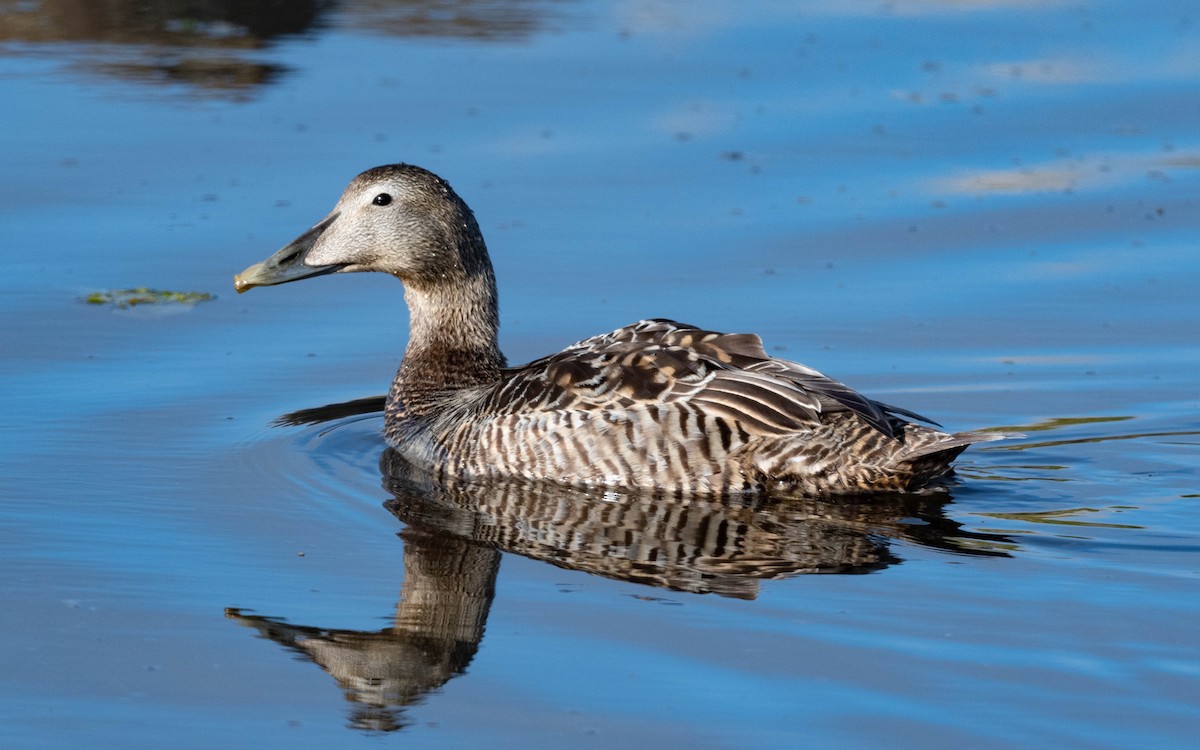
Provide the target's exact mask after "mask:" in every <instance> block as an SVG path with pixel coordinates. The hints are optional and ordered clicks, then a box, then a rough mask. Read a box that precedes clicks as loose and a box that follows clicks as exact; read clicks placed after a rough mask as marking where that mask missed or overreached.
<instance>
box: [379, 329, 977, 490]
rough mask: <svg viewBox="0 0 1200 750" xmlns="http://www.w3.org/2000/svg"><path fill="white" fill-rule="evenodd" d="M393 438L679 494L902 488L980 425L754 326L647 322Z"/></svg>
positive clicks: (483, 471)
mask: <svg viewBox="0 0 1200 750" xmlns="http://www.w3.org/2000/svg"><path fill="white" fill-rule="evenodd" d="M436 412H437V416H434V417H432V418H427V417H417V418H415V419H414V418H410V417H409V416H408V415H407V414H406V404H405V403H404V401H403V400H402V399H400V398H394V399H393V400H392V401H391V403H390V404H389V407H388V427H387V436H388V442H389V443H390V444H391V445H392V446H393V447H394V448H396V449H397V450H399V451H400V452H401V453H402V454H403V455H405V456H406V457H408V458H409V459H410V460H416V461H418V462H421V463H424V464H426V465H435V466H439V467H441V470H442V471H443V472H446V473H448V474H450V475H454V476H469V477H501V476H519V477H524V478H527V479H547V478H549V479H554V480H557V481H562V482H567V483H570V484H578V485H610V486H623V487H635V488H639V489H648V490H667V491H673V492H683V493H706V494H707V493H722V494H724V493H741V492H759V491H765V490H777V491H786V492H799V493H845V492H856V491H866V490H881V489H885V490H908V489H913V488H916V487H919V486H921V485H923V484H925V483H927V482H928V481H929V480H931V479H933V478H935V477H937V476H939V475H942V474H944V473H946V471H947V470H948V469H949V467H950V462H951V461H952V460H953V458H954V457H955V456H957V455H958V454H959V453H960V452H961V451H962V450H963V449H964V448H965V447H966V445H967V444H969V443H970V442H973V441H974V440H978V439H988V438H987V437H986V436H976V435H948V434H946V433H943V432H939V431H937V430H934V429H931V428H928V427H924V426H921V425H917V424H913V423H911V422H907V421H905V420H903V419H901V418H900V417H898V416H897V415H896V414H894V413H892V412H891V411H890V407H887V406H884V405H882V404H880V403H878V402H875V401H871V400H869V399H866V398H865V397H863V396H861V395H859V394H857V393H855V392H854V391H852V390H850V389H849V388H847V387H846V386H844V385H842V384H841V383H838V382H837V381H834V380H832V379H830V378H827V377H825V376H823V375H821V374H820V373H818V372H816V371H815V370H812V369H810V368H807V367H804V366H803V365H798V364H795V363H792V362H787V361H784V360H780V359H776V358H773V357H770V356H768V355H767V354H766V352H765V351H764V350H763V347H762V343H761V341H760V340H759V338H758V337H757V336H754V335H748V334H720V333H715V332H712V331H702V330H700V329H698V328H695V327H694V326H689V325H683V324H680V323H675V322H673V321H669V320H645V321H641V322H638V323H635V324H633V325H631V326H627V327H625V328H620V329H618V330H616V331H613V332H611V333H607V334H604V335H601V336H596V337H593V338H590V339H586V340H584V341H580V342H578V343H576V344H574V345H572V346H569V347H567V348H566V349H564V350H563V351H561V352H559V353H557V354H554V355H552V356H550V357H546V358H543V359H540V360H538V361H536V362H532V363H530V364H528V365H525V366H523V367H518V368H514V369H506V370H503V371H502V372H501V374H500V376H499V378H498V380H497V381H496V382H495V383H494V384H491V385H488V386H485V387H481V388H470V389H463V390H460V391H457V392H455V393H451V394H445V395H444V401H443V402H442V403H441V404H440V407H439V408H438V409H437V410H436Z"/></svg>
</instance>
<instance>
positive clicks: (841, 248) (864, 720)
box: [0, 0, 1200, 748]
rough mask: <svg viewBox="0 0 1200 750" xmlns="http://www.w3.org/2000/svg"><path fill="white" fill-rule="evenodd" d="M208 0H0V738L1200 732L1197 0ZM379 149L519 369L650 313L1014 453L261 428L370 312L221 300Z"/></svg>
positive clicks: (389, 351)
mask: <svg viewBox="0 0 1200 750" xmlns="http://www.w3.org/2000/svg"><path fill="white" fill-rule="evenodd" d="M226 5H227V6H228V7H225V6H226ZM205 7H206V8H208V10H206V11H205V12H204V14H202V15H199V16H197V15H195V12H196V11H195V10H194V9H193V8H191V6H190V5H188V4H185V3H175V2H169V1H167V0H162V1H160V2H156V3H149V4H147V3H120V2H119V3H110V4H107V5H106V8H107V11H106V13H103V14H101V13H98V12H93V11H92V10H91V6H88V5H85V4H78V3H72V2H65V1H61V2H54V1H53V0H45V1H43V2H34V3H29V2H0V101H3V102H5V106H4V109H5V114H4V115H3V123H4V127H3V128H0V144H2V145H3V147H4V152H5V154H6V156H5V165H6V168H5V169H4V170H3V172H2V173H0V214H2V220H0V240H2V242H0V247H3V252H4V257H5V261H6V264H5V268H6V271H5V273H4V274H3V275H2V276H0V319H2V321H3V325H0V356H2V357H3V367H2V368H0V386H2V388H0V405H2V407H3V413H4V414H5V415H6V417H7V419H5V420H3V422H0V498H2V500H0V539H2V543H0V567H3V569H4V570H5V575H4V577H3V578H2V579H0V593H2V595H3V600H4V605H3V607H2V608H0V625H2V627H3V630H4V632H5V633H6V634H7V638H8V642H9V644H10V647H9V648H7V649H5V650H4V652H3V656H0V697H2V698H3V700H0V745H3V746H5V747H22V748H26V747H29V748H39V747H64V746H88V747H164V746H168V747H211V746H214V745H218V744H222V745H227V746H280V747H331V746H333V747H352V746H357V745H365V744H367V743H373V744H378V743H379V742H387V743H389V744H391V743H407V744H409V745H415V746H421V747H425V746H445V747H469V746H476V745H482V744H484V743H487V744H489V745H492V746H500V747H561V746H577V747H593V746H595V747H599V746H620V745H624V744H637V745H639V746H640V745H644V744H647V743H650V742H653V743H656V744H664V745H666V746H674V745H683V744H684V743H687V744H688V745H690V746H694V747H795V746H800V745H811V746H816V747H828V746H838V747H866V746H872V747H878V746H888V747H913V748H916V747H930V746H950V745H961V746H967V747H1016V746H1029V745H1039V746H1040V745H1051V744H1053V745H1056V746H1066V747H1121V748H1128V747H1163V746H1174V747H1178V746H1185V745H1188V744H1192V743H1194V742H1195V727H1196V726H1197V725H1200V649H1198V647H1197V627H1196V622H1197V615H1198V614H1200V598H1198V597H1197V591H1198V590H1200V589H1198V586H1197V584H1198V583H1200V581H1198V578H1200V565H1198V563H1197V561H1198V560H1200V555H1198V553H1200V507H1198V505H1197V504H1198V503H1200V470H1198V469H1197V463H1198V461H1197V458H1198V457H1200V408H1198V407H1200V388H1198V387H1197V386H1198V380H1197V376H1196V373H1197V372H1198V371H1200V347H1198V346H1197V337H1198V334H1200V302H1198V301H1197V295H1196V292H1195V290H1196V288H1197V282H1198V281H1200V252H1197V250H1198V248H1197V239H1196V238H1197V237H1200V231H1198V229H1200V207H1198V205H1197V200H1196V196H1197V188H1198V186H1200V179H1198V178H1200V172H1198V171H1197V167H1198V166H1200V138H1198V137H1197V133H1200V128H1198V126H1200V97H1198V96H1197V91H1198V90H1200V53H1198V52H1197V51H1198V50H1200V4H1197V3H1195V2H1173V3H1155V4H1150V5H1146V4H1130V3H1119V2H1083V3H1071V4H1067V3H1056V2H1043V3H1036V2H1017V1H1015V0H1014V1H1013V2H1004V1H1003V0H1001V1H1000V2H988V3H968V2H932V1H928V2H904V1H902V0H901V1H897V2H893V3H873V2H863V3H858V2H845V3H832V2H818V3H805V4H803V5H798V6H797V5H796V4H793V3H782V2H781V3H762V4H755V5H754V7H753V8H742V7H740V6H739V8H738V9H737V10H734V9H733V8H732V6H726V5H725V4H719V3H669V2H624V3H617V4H611V5H610V4H599V3H550V2H546V3H542V2H532V1H531V2H522V3H516V4H500V3H487V2H480V3H457V4H452V5H445V6H443V5H439V4H424V3H385V2H360V3H312V4H301V5H299V6H297V7H296V8H293V10H292V11H289V12H287V13H279V12H275V11H271V12H268V11H262V12H258V11H257V10H256V6H254V5H249V6H247V5H245V4H241V3H229V4H221V3H209V4H206V6H205ZM189 13H190V14H191V15H189ZM399 160H404V161H410V162H414V163H418V164H421V165H423V166H426V167H429V168H431V169H433V170H435V171H437V172H439V173H440V174H442V175H443V176H445V177H446V178H447V179H449V180H450V181H451V182H452V183H453V184H454V185H455V186H456V188H457V189H458V191H459V192H460V193H461V194H462V195H463V196H464V197H465V198H466V200H467V201H468V202H469V203H470V204H471V205H472V207H473V208H474V210H475V212H476V214H477V216H478V217H479V219H480V222H481V225H482V227H483V229H484V232H485V235H486V236H487V237H488V239H489V245H490V248H491V252H492V255H493V258H494V260H495V263H496V266H497V275H498V277H499V285H500V290H501V299H502V318H503V328H502V343H503V345H504V347H505V351H506V353H507V354H508V356H509V359H510V360H512V361H514V362H520V361H525V360H529V359H532V358H535V357H537V356H540V355H541V354H544V353H546V352H548V351H551V350H553V349H556V348H558V347H561V346H563V345H565V344H567V343H570V342H572V341H575V340H577V339H579V338H581V337H583V336H586V335H590V334H593V333H598V332H602V331H605V330H608V329H611V328H614V327H616V326H619V325H623V324H626V323H629V322H632V321H634V320H636V319H638V318H642V317H649V316H669V317H673V318H676V319H680V320H686V321H689V322H693V323H696V324H699V325H704V326H707V327H711V328H715V329H718V330H745V331H756V332H758V333H760V334H762V335H763V337H764V340H765V341H766V343H767V348H768V350H769V351H771V352H772V353H777V354H780V355H782V356H787V357H790V358H795V359H797V360H799V361H802V362H805V363H807V364H810V365H812V366H814V367H817V368H819V369H821V370H822V371H824V372H827V373H829V374H831V375H833V376H835V377H837V378H839V379H841V380H844V381H846V382H848V383H849V384H851V385H852V386H855V387H857V388H859V389H861V390H863V391H864V392H866V393H868V394H869V395H872V396H874V397H876V398H880V399H882V400H884V401H888V402H891V403H897V404H899V405H901V406H905V407H908V408H912V409H915V410H917V411H919V412H922V413H927V414H929V415H930V416H933V417H934V418H936V419H938V420H939V421H940V422H942V423H943V424H945V425H946V426H947V427H948V428H952V429H970V428H978V427H1000V428H1006V429H1010V430H1015V431H1020V432H1023V433H1024V434H1025V437H1024V438H1021V439H1018V440H1012V441H1007V442H1004V443H999V444H992V445H988V446H983V447H978V448H973V449H971V450H970V451H968V452H967V453H966V454H964V456H963V459H962V460H961V461H960V464H959V465H960V471H959V477H958V480H957V482H956V483H955V484H954V485H953V486H951V487H949V488H948V489H947V490H946V491H945V492H944V493H935V494H930V495H921V496H898V497H896V496H893V497H871V498H862V499H860V500H858V501H856V502H854V503H846V502H839V503H831V502H823V501H816V500H814V501H795V500H793V501H787V502H774V501H769V502H743V503H733V504H722V503H713V502H691V503H685V502H680V501H673V500H662V499H653V498H639V497H630V496H626V495H623V494H620V493H610V494H608V495H605V494H603V493H600V494H589V493H583V492H574V491H549V490H547V489H546V488H529V487H521V486H507V485H498V486H490V487H473V486H453V485H451V486H447V485H440V484H437V483H433V482H430V481H429V480H428V479H427V478H422V477H421V476H420V475H419V474H417V475H414V474H413V473H412V472H411V471H408V470H407V469H406V468H405V467H403V466H400V465H397V464H396V463H395V462H394V461H392V460H390V458H389V457H388V456H386V455H384V444H383V441H382V439H381V437H380V435H379V427H380V420H379V419H378V417H374V416H369V415H368V416H366V417H365V418H358V417H342V418H338V419H334V420H332V421H324V422H319V423H315V424H305V425H299V426H274V420H275V419H276V418H277V417H279V416H280V415H282V414H284V413H287V412H293V411H296V410H300V409H306V408H313V407H319V406H321V405H323V404H329V403H334V402H343V401H348V400H351V399H356V398H360V397H366V396H371V395H374V394H378V393H382V392H383V390H384V389H385V387H386V385H387V383H388V382H389V380H390V378H391V376H392V373H393V372H394V369H395V366H396V363H397V360H398V356H399V352H400V351H401V350H402V348H403V345H404V342H405V337H406V330H407V328H406V325H407V320H406V312H405V310H404V306H403V302H402V297H401V295H400V290H399V288H398V287H397V285H396V284H395V283H394V282H392V281H390V280H388V279H383V278H372V277H370V276H360V277H339V278H322V279H315V280H311V281H306V282H304V283H302V284H293V285H288V286H284V287H279V288H272V289H264V290H257V291H255V292H254V293H253V294H250V295H246V296H235V295H234V294H233V292H232V288H231V276H232V274H233V273H234V272H236V271H238V270H240V269H241V268H243V267H245V266H246V265H248V264H249V263H250V262H253V261H255V260H258V259H260V258H262V257H265V256H266V255H267V254H269V253H270V252H272V251H273V250H274V249H276V248H277V247H279V246H280V245H282V244H283V243H284V242H286V241H287V240H289V239H291V238H292V237H293V236H295V235H296V234H298V233H299V232H300V231H302V230H303V229H304V228H306V227H307V226H309V225H310V224H311V223H312V222H313V221H315V220H316V219H318V218H320V217H321V216H323V215H324V213H325V212H326V211H327V210H328V208H329V207H330V206H331V205H332V203H333V201H334V200H335V199H336V197H337V195H338V194H339V193H340V191H341V189H342V187H343V185H344V183H345V182H346V181H347V180H348V179H349V178H350V177H351V176H353V175H354V174H355V173H356V172H358V171H360V170H361V169H363V168H366V167H369V166H373V165H375V164H380V163H387V162H393V161H399ZM138 287H149V288H152V289H161V290H170V291H197V292H205V293H211V294H215V295H216V299H214V300H211V301H199V302H194V303H191V304H187V303H166V304H143V305H134V306H132V307H126V308H123V309H118V308H116V307H113V306H111V305H109V306H100V305H90V304H86V303H85V302H82V301H81V300H83V299H85V298H87V297H88V295H91V294H93V293H96V292H107V291H111V290H121V289H132V288H138ZM381 459H382V463H381ZM816 573H822V574H826V575H815V574H816Z"/></svg>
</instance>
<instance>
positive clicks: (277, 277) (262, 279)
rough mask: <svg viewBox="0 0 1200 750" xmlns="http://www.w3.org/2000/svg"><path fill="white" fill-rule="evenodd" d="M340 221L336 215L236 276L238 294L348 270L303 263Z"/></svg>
mask: <svg viewBox="0 0 1200 750" xmlns="http://www.w3.org/2000/svg"><path fill="white" fill-rule="evenodd" d="M337 217H338V215H337V214H336V213H334V214H330V215H329V216H327V217H326V218H324V219H322V220H321V222H320V223H319V224H317V225H316V226H314V227H313V228H312V229H310V230H308V231H307V232H305V233H304V234H302V235H300V236H299V237H297V238H296V239H294V240H292V241H291V242H290V243H288V244H287V245H285V246H284V247H283V248H282V249H281V250H280V251H279V252H277V253H275V254H274V255H272V256H271V257H270V258H267V259H266V260H264V261H262V262H261V263H255V264H254V265H252V266H250V267H249V268H247V269H246V270H245V271H242V272H241V273H239V274H238V275H237V276H234V277H233V287H234V289H237V291H238V294H241V293H242V292H245V291H248V290H250V289H253V288H254V287H256V286H273V285H275V284H286V283H287V282H289V281H297V280H299V279H307V278H310V277H312V276H322V275H324V274H327V273H334V272H336V271H340V270H341V269H342V268H345V266H343V265H340V264H336V265H332V266H309V265H305V263H304V259H305V258H306V257H307V256H308V253H309V251H310V250H312V248H313V245H315V244H316V243H317V239H318V238H320V236H321V235H322V234H323V233H324V232H325V230H326V229H328V228H329V226H330V225H331V224H333V222H334V220H336V219H337Z"/></svg>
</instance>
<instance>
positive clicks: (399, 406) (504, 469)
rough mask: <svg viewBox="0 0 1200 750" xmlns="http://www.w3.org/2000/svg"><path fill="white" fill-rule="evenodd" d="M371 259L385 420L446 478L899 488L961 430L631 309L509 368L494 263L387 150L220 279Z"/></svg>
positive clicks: (238, 282) (366, 264)
mask: <svg viewBox="0 0 1200 750" xmlns="http://www.w3.org/2000/svg"><path fill="white" fill-rule="evenodd" d="M354 271H381V272H383V273H388V274H391V275H392V276H395V277H396V278H398V279H400V281H401V282H402V283H403V284H404V291H405V299H406V301H407V303H408V308H409V313H410V322H409V340H408V346H407V348H406V350H405V352H404V359H403V361H402V362H401V363H400V368H399V371H398V372H397V373H396V378H395V380H394V381H393V382H392V385H391V389H390V390H389V393H388V395H387V399H386V406H385V410H384V415H385V416H384V432H385V437H386V439H387V442H388V444H389V445H390V446H391V447H392V448H394V449H395V450H396V451H397V452H398V453H399V454H400V455H401V456H402V457H403V458H405V459H406V460H408V461H410V462H412V463H414V464H416V465H418V466H421V467H426V468H428V469H430V470H432V471H434V472H436V473H441V474H444V475H448V476H454V477H460V478H468V479H478V480H487V479H488V478H495V477H521V478H525V479H529V480H550V481H554V482H563V483H567V484H572V485H583V486H602V487H613V488H625V489H635V490H652V491H662V492H672V493H677V494H678V493H683V494H686V493H701V494H731V493H748V492H784V493H800V494H809V495H811V494H817V495H825V494H845V493H857V492H875V491H912V490H916V489H919V488H921V487H923V486H925V485H926V484H927V483H929V482H930V481H931V480H934V479H936V478H938V477H941V476H943V475H945V474H947V473H949V472H950V471H951V462H952V461H953V460H954V458H955V457H957V456H958V454H959V453H961V452H962V451H963V449H964V448H966V447H967V446H968V445H970V444H971V443H976V442H980V441H984V440H992V439H995V438H996V437H998V436H997V435H990V434H984V433H974V432H965V433H961V432H960V433H955V434H948V433H945V432H942V431H940V430H937V429H934V428H933V427H928V426H925V425H923V424H917V422H926V423H928V424H935V423H933V422H930V421H929V420H927V419H925V418H923V417H921V416H919V415H917V414H914V413H912V412H910V411H906V410H904V409H900V408H897V407H894V406H889V405H887V404H883V403H880V402H878V401H874V400H872V399H870V398H867V397H865V396H862V395H860V394H859V393H856V392H855V391H853V390H851V389H850V388H848V387H846V386H845V385H842V384H841V383H839V382H837V381H835V380H832V379H830V378H828V377H826V376H824V375H822V374H821V373H819V372H817V371H816V370H813V369H811V368H809V367H806V366H804V365H801V364H797V363H795V362H789V361H786V360H783V359H778V358H776V357H772V356H770V355H769V354H767V353H766V351H764V349H763V344H762V341H761V339H759V337H758V336H756V335H753V334H739V333H734V334H729V333H717V332H714V331H707V330H703V329H700V328H697V327H695V326H691V325H685V324H682V323H677V322H674V321H671V320H662V319H656V320H643V321H640V322H637V323H634V324H633V325H629V326H626V327H624V328H619V329H617V330H615V331H612V332H611V333H605V334H601V335H599V336H593V337H592V338H587V339H584V340H582V341H580V342H578V343H575V344H572V345H571V346H568V347H567V348H566V349H563V350H562V351H560V352H558V353H556V354H551V355H550V356H548V357H544V358H542V359H539V360H536V361H534V362H530V363H529V364H525V365H520V366H518V367H508V366H507V364H506V362H505V359H504V355H503V354H501V353H500V348H499V346H498V344H497V331H498V329H499V309H498V305H497V297H496V280H495V275H494V273H493V271H492V263H491V260H490V259H489V257H488V253H487V248H486V246H485V244H484V241H483V235H482V234H481V233H480V230H479V225H478V223H477V222H476V221H475V216H474V214H472V212H471V209H470V208H468V207H467V204H466V203H465V202H464V201H463V200H462V198H460V197H459V196H458V194H457V193H455V192H454V191H453V190H452V189H451V188H450V185H449V184H448V183H447V182H446V181H445V180H443V179H442V178H440V177H438V176H437V175H435V174H433V173H432V172H429V171H427V170H425V169H422V168H420V167H416V166H412V165H409V164H393V165H388V166H381V167H375V168H374V169H369V170H367V171H366V172H363V173H362V174H360V175H358V176H357V177H355V178H354V180H353V181H352V182H351V183H350V185H349V186H348V187H347V188H346V190H345V192H344V193H343V194H342V197H341V199H340V200H338V202H337V205H336V206H334V208H333V211H332V212H331V213H330V214H329V215H328V216H326V217H325V218H324V219H322V220H321V221H320V222H318V223H317V224H316V225H315V226H313V227H312V228H311V229H309V230H308V231H307V232H305V233H304V234H302V235H300V236H299V237H298V238H297V239H296V240H294V241H293V242H291V243H290V244H288V245H286V246H285V247H284V248H283V249H281V250H280V251H278V252H277V253H275V254H274V255H272V256H271V257H269V258H267V259H266V260H264V261H262V262H261V263H256V264H254V265H252V266H250V267H249V268H247V269H246V270H245V271H243V272H242V273H241V274H239V275H238V276H237V277H236V278H235V281H234V283H235V286H236V288H237V291H239V292H244V291H246V290H248V289H251V288H253V287H256V286H267V285H272V284H282V283H285V282H289V281H296V280H298V279H306V278H309V277H312V276H322V275H325V274H333V273H351V272H354Z"/></svg>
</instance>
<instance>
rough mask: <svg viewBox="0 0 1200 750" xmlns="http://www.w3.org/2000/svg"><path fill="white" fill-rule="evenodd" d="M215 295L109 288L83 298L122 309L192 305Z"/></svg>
mask: <svg viewBox="0 0 1200 750" xmlns="http://www.w3.org/2000/svg"><path fill="white" fill-rule="evenodd" d="M211 299H215V297H214V296H213V295H211V294H209V293H208V292H172V291H168V290H165V289H150V288H149V287H144V286H141V287H138V288H136V289H111V290H109V291H105V292H92V293H91V294H89V295H87V296H86V297H84V298H83V301H84V302H86V303H88V304H89V305H112V306H114V307H117V308H120V309H122V310H124V309H126V308H129V307H137V306H138V305H189V306H190V305H194V304H196V303H197V302H208V301H209V300H211Z"/></svg>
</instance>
